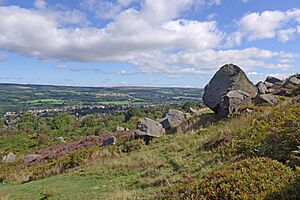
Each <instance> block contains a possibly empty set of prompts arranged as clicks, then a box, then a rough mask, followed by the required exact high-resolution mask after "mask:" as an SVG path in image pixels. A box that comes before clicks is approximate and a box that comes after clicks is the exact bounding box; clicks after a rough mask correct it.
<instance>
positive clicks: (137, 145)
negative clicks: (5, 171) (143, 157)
mask: <svg viewBox="0 0 300 200" xmlns="http://www.w3.org/2000/svg"><path fill="white" fill-rule="evenodd" d="M144 145H145V142H144V141H143V140H132V141H126V142H124V144H123V145H121V146H120V148H121V151H122V152H124V153H129V152H132V151H137V150H140V149H141V148H142V147H143V146H144Z"/></svg>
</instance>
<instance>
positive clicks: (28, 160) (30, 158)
mask: <svg viewBox="0 0 300 200" xmlns="http://www.w3.org/2000/svg"><path fill="white" fill-rule="evenodd" d="M39 158H41V156H40V155H38V154H28V155H25V156H24V159H23V161H24V162H25V163H26V164H29V163H32V162H34V161H36V160H37V159H39Z"/></svg>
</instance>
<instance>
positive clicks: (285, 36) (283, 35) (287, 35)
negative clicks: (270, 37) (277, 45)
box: [278, 28, 297, 43]
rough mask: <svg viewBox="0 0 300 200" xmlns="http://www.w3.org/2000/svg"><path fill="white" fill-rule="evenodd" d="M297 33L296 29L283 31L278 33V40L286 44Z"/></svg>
mask: <svg viewBox="0 0 300 200" xmlns="http://www.w3.org/2000/svg"><path fill="white" fill-rule="evenodd" d="M296 32H297V29H295V28H289V29H283V30H280V31H278V38H279V40H280V41H281V42H283V43H285V42H287V41H289V40H290V39H291V37H292V36H293V35H294V33H296Z"/></svg>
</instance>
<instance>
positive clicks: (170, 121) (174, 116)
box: [157, 109, 192, 132]
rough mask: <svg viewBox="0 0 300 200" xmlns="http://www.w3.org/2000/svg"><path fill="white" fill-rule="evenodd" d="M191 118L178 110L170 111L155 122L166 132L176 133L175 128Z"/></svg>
mask: <svg viewBox="0 0 300 200" xmlns="http://www.w3.org/2000/svg"><path fill="white" fill-rule="evenodd" d="M191 117H192V116H191V114H189V113H184V112H182V111H180V110H175V109H170V110H169V111H168V112H166V113H165V114H164V117H163V118H162V119H159V120H157V121H158V122H159V123H161V125H162V126H163V128H164V129H166V130H167V131H168V132H176V128H177V127H178V126H180V124H182V123H183V122H184V121H186V120H188V119H190V118H191Z"/></svg>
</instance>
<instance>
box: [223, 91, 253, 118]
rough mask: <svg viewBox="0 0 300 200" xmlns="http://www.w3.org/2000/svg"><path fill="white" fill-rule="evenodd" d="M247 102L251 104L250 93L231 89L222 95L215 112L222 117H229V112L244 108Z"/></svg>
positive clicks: (232, 112) (236, 111)
mask: <svg viewBox="0 0 300 200" xmlns="http://www.w3.org/2000/svg"><path fill="white" fill-rule="evenodd" d="M249 104H251V95H250V94H248V93H246V92H244V91H241V90H232V91H229V92H228V93H227V94H226V95H225V96H224V98H223V101H222V102H221V104H220V106H219V108H218V113H217V114H218V116H219V117H222V118H223V117H229V116H230V115H231V114H234V113H238V112H239V111H240V109H243V108H245V107H246V106H247V105H249Z"/></svg>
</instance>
